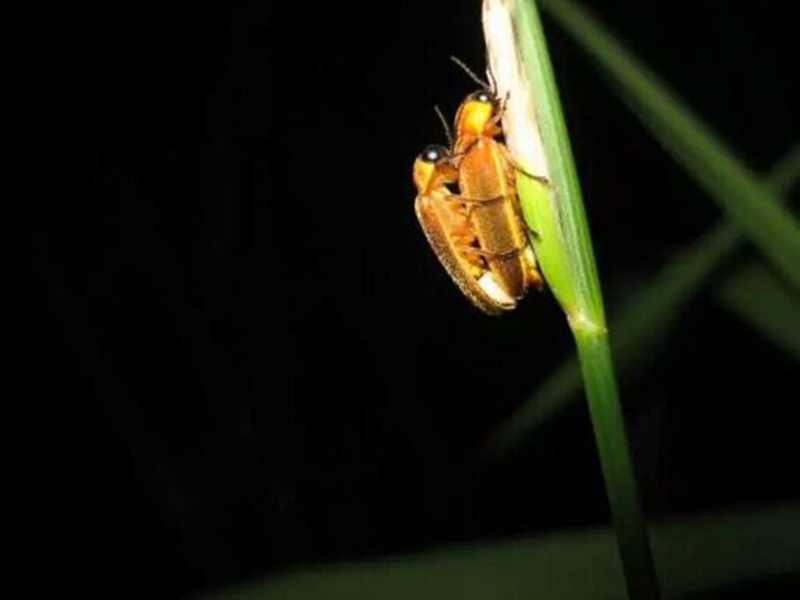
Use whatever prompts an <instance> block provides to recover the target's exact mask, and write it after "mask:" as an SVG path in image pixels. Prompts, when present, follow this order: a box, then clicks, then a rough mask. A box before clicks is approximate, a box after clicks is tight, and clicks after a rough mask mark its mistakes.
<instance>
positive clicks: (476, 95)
mask: <svg viewBox="0 0 800 600" xmlns="http://www.w3.org/2000/svg"><path fill="white" fill-rule="evenodd" d="M467 99H468V100H476V101H478V102H486V103H487V104H493V103H494V100H495V98H494V96H493V95H492V94H491V93H490V92H488V91H486V90H478V91H477V92H472V93H471V94H470V95H469V96H467Z"/></svg>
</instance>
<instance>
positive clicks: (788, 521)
mask: <svg viewBox="0 0 800 600" xmlns="http://www.w3.org/2000/svg"><path fill="white" fill-rule="evenodd" d="M798 530H800V506H799V505H783V506H774V507H769V508H761V509H757V510H749V511H738V512H727V513H723V514H716V515H707V516H695V517H689V518H686V517H684V518H680V519H670V520H666V521H663V522H660V523H659V522H656V523H655V524H654V525H653V527H652V536H653V548H654V554H655V556H656V563H657V565H658V572H659V576H660V579H661V580H662V581H663V582H664V591H665V596H667V597H669V598H677V597H680V596H683V595H687V594H700V593H708V592H711V591H713V590H717V589H720V588H730V587H731V586H734V585H736V584H738V583H743V582H752V581H758V580H763V579H766V578H769V577H774V576H781V575H790V574H794V573H797V572H800V536H797V535H796V534H795V532H796V531H798ZM613 549H614V538H613V534H612V532H611V531H609V530H608V529H599V530H588V531H587V530H585V531H575V532H564V533H557V534H553V535H546V536H542V537H539V538H529V539H523V540H519V541H513V542H500V543H494V544H485V545H479V546H468V547H461V548H443V549H438V550H430V551H427V552H422V553H418V554H412V555H404V556H396V557H392V558H387V559H383V560H378V561H372V562H367V563H350V564H343V565H337V566H333V567H331V566H328V567H317V568H307V569H304V570H299V571H294V572H291V573H284V574H281V575H278V576H275V577H273V578H271V579H268V580H264V581H256V582H252V583H250V584H247V585H244V586H240V587H239V588H237V589H229V590H224V591H220V592H218V593H216V594H210V595H205V596H203V598H204V599H205V600H212V599H214V600H216V599H219V600H222V599H223V598H225V599H226V600H257V599H258V600H272V599H273V598H274V599H276V600H277V599H281V600H283V599H286V598H292V599H296V600H306V599H307V600H339V599H342V600H345V599H346V600H362V599H363V600H367V599H368V600H375V599H376V598H380V599H381V600H408V599H409V598H414V599H415V600H441V599H443V598H444V599H448V598H452V599H459V600H486V599H487V598H491V599H492V600H521V599H522V598H558V599H559V600H571V599H575V600H586V599H593V600H618V599H619V598H621V597H622V596H623V595H624V593H625V590H624V582H623V579H622V572H621V569H620V564H619V561H618V560H617V557H616V556H615V555H614V551H613ZM765 549H767V550H765Z"/></svg>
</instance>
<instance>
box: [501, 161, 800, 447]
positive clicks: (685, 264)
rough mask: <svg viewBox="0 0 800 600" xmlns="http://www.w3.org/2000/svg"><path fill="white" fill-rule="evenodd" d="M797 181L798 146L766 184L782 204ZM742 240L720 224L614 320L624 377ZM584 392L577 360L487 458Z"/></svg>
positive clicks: (525, 406) (531, 401) (559, 371)
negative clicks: (784, 195)
mask: <svg viewBox="0 0 800 600" xmlns="http://www.w3.org/2000/svg"><path fill="white" fill-rule="evenodd" d="M798 178H800V146H795V147H794V148H793V149H792V150H791V151H790V152H789V153H788V154H787V155H786V156H785V157H784V158H783V159H782V160H780V161H779V162H778V164H777V165H775V167H774V168H773V169H772V170H771V171H770V173H769V175H768V176H767V177H766V178H765V185H766V186H768V187H769V188H770V189H772V190H773V192H774V194H775V195H776V196H777V197H779V198H781V199H783V194H785V193H787V192H788V190H789V189H790V188H791V187H792V185H794V184H795V183H796V181H797V180H798ZM743 241H744V238H743V236H742V235H741V233H740V232H739V229H738V228H737V227H735V226H734V225H732V224H730V223H729V222H726V223H720V224H719V225H716V226H715V227H714V228H713V229H712V230H711V232H710V233H707V234H705V235H703V236H702V237H701V238H700V239H699V240H698V241H696V242H695V243H693V244H692V246H691V247H689V248H686V249H685V250H683V251H681V252H678V253H677V255H676V256H675V258H674V259H673V260H672V261H671V262H670V263H669V264H668V265H666V266H665V267H664V268H663V269H662V270H661V272H660V273H659V274H658V275H656V276H655V277H654V278H653V281H652V282H650V283H649V284H647V285H645V286H642V288H641V291H639V292H637V293H636V294H635V295H634V296H633V298H631V300H630V301H629V302H627V303H626V304H625V305H624V306H623V307H622V309H621V310H619V311H618V313H617V314H616V315H614V316H613V318H612V319H611V330H612V331H613V332H614V336H613V337H612V349H613V352H614V357H615V358H616V359H617V364H618V367H619V369H620V373H621V375H622V376H623V377H626V376H631V375H633V374H635V373H636V372H638V371H639V370H640V369H641V368H643V367H644V366H645V365H646V363H647V362H648V361H650V360H652V357H653V354H654V353H655V352H656V351H657V350H658V348H659V347H660V346H661V344H662V343H663V341H664V340H665V339H666V338H667V335H668V332H669V329H670V327H671V326H672V325H673V324H674V322H675V320H676V319H677V318H678V317H679V316H680V314H681V311H682V309H683V307H684V306H685V305H686V304H687V303H688V302H689V301H690V300H691V299H692V298H693V297H694V296H695V294H697V293H698V291H699V290H700V289H701V288H702V286H703V285H704V284H705V283H706V282H707V281H708V279H709V276H710V275H711V274H712V273H713V272H714V271H715V270H716V269H718V268H719V267H720V265H722V264H724V261H725V260H726V259H727V258H728V257H729V256H731V254H732V252H733V251H734V250H735V249H736V248H737V247H739V246H740V245H741V243H742V242H743ZM581 390H582V386H581V379H580V371H579V367H578V361H577V358H576V357H575V356H574V355H573V356H572V357H570V358H569V359H567V360H566V361H564V362H563V363H562V364H561V365H560V366H559V367H558V368H556V369H555V370H554V371H553V372H552V373H551V374H550V376H549V377H548V378H547V379H546V380H545V381H544V382H543V383H542V384H541V385H540V386H539V387H538V389H537V390H536V391H535V392H534V394H533V395H532V396H531V397H530V398H528V399H527V400H525V401H524V402H523V403H522V404H521V405H520V407H519V408H518V409H517V411H516V412H515V413H514V414H513V415H511V417H509V419H508V420H507V421H506V422H505V423H503V424H501V425H500V426H499V427H498V428H497V429H496V430H495V431H493V432H492V433H491V434H490V436H489V437H488V439H487V442H486V446H485V452H486V454H487V455H488V456H491V457H498V456H501V455H503V454H505V453H506V452H508V451H510V450H511V449H512V448H513V447H515V446H516V445H518V444H519V443H521V442H522V441H523V440H524V439H525V437H526V436H527V435H528V434H529V433H530V432H531V431H532V430H533V429H535V428H536V427H538V426H540V425H541V424H543V423H544V422H546V421H547V420H549V419H550V418H552V417H553V416H555V415H556V414H558V413H559V412H560V411H561V410H563V409H564V408H566V407H567V406H568V405H569V404H570V403H571V402H572V401H573V400H575V399H576V398H577V397H578V394H579V393H580V392H581Z"/></svg>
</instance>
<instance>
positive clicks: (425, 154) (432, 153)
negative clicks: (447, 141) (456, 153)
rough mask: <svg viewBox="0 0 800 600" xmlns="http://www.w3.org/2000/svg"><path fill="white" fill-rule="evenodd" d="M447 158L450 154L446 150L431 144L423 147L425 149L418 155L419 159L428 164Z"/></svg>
mask: <svg viewBox="0 0 800 600" xmlns="http://www.w3.org/2000/svg"><path fill="white" fill-rule="evenodd" d="M449 156H450V152H449V151H448V150H447V148H445V147H444V146H441V145H439V144H431V145H430V146H425V148H424V149H423V150H422V152H421V153H420V155H419V157H420V159H422V160H423V161H425V162H428V163H437V162H439V161H440V160H442V159H444V158H447V157H449Z"/></svg>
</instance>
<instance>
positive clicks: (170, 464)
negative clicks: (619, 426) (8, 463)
mask: <svg viewBox="0 0 800 600" xmlns="http://www.w3.org/2000/svg"><path fill="white" fill-rule="evenodd" d="M478 4H479V3H478V2H470V3H468V2H460V3H455V2H453V3H431V2H394V3H373V4H371V5H364V6H363V7H362V6H359V5H356V4H354V3H340V2H329V3H320V5H314V4H311V3H301V2H295V3H288V4H284V3H281V4H278V3H268V2H264V3H261V2H231V3H220V4H219V5H218V6H216V7H210V8H198V7H193V8H186V9H177V8H164V7H163V6H147V5H145V4H142V3H122V4H121V3H111V4H108V5H106V6H105V7H98V6H94V7H91V8H89V7H85V8H75V7H69V8H68V9H67V8H62V9H60V11H61V12H58V13H52V12H48V13H47V14H46V15H44V14H42V15H37V16H32V17H30V18H29V19H27V20H26V21H25V25H26V28H25V29H26V35H25V36H24V37H25V42H24V43H23V44H21V45H20V47H19V60H16V61H14V62H15V68H18V69H19V72H18V74H19V75H20V77H21V79H20V81H21V85H20V89H21V90H22V91H23V94H22V96H21V98H22V102H21V106H20V109H21V110H20V111H19V112H17V113H16V114H17V115H19V116H18V117H16V116H15V117H14V119H13V120H14V121H15V123H14V124H15V125H18V126H21V128H22V129H23V131H24V132H25V137H24V140H25V141H24V142H22V143H21V144H20V145H19V146H18V147H17V149H16V151H17V154H18V156H20V157H22V158H23V159H26V160H24V161H23V162H24V164H25V165H26V167H25V168H24V169H23V170H22V171H20V172H19V174H21V175H22V177H23V178H24V179H25V183H26V185H25V190H26V191H25V193H23V194H21V195H20V196H19V197H20V198H21V200H22V202H20V204H21V205H22V206H23V208H24V214H23V215H22V216H21V217H20V219H19V221H18V223H19V226H18V235H17V236H16V239H17V241H18V242H19V243H18V244H17V250H18V253H17V256H18V258H19V264H20V265H21V267H22V275H23V278H24V281H23V285H22V286H21V287H19V288H16V289H18V290H19V292H18V293H16V291H15V293H13V294H12V296H13V298H15V299H17V300H18V305H17V304H15V307H14V309H13V311H12V312H11V313H10V317H11V321H12V329H13V330H14V331H20V332H21V336H20V337H19V338H18V341H17V338H15V339H14V342H13V347H12V350H13V352H14V354H15V355H16V358H17V359H20V360H19V363H18V364H20V365H21V367H20V368H15V369H14V370H15V371H16V373H17V375H18V376H19V379H20V381H21V383H22V384H23V385H22V386H21V387H20V388H19V390H20V391H15V392H13V393H12V394H11V396H10V403H11V404H13V405H15V406H16V405H20V406H24V407H26V408H29V409H32V410H33V413H34V414H33V415H32V416H29V417H26V418H25V419H24V420H21V421H12V422H14V423H17V422H19V423H20V426H19V427H18V428H17V427H15V429H18V431H17V433H18V434H19V433H21V434H22V437H23V438H24V441H23V442H20V443H19V444H18V445H17V446H16V448H17V452H18V455H19V457H20V460H19V461H18V462H19V464H28V463H27V461H28V459H33V462H31V463H30V464H32V465H35V466H32V467H30V468H25V467H23V471H24V472H25V475H26V480H25V481H26V482H27V483H26V484H25V485H23V486H22V488H21V490H22V491H21V494H20V497H21V498H22V500H23V502H24V503H25V504H26V505H27V506H26V508H29V509H30V508H32V509H33V510H32V516H31V517H26V518H25V519H24V522H23V523H22V524H23V527H24V528H25V530H26V531H27V532H28V535H27V539H28V544H30V547H29V551H30V552H32V553H33V556H34V557H35V558H36V560H37V564H38V565H39V568H40V570H41V572H42V573H45V574H47V573H53V572H55V571H56V570H57V569H58V568H59V567H61V566H66V570H67V571H69V572H70V576H71V577H74V578H75V579H76V581H78V582H79V585H80V586H81V589H83V591H84V593H85V594H86V595H91V594H94V593H99V594H103V595H106V596H107V594H108V593H109V590H113V593H111V596H113V597H123V596H127V595H130V596H131V597H134V596H141V595H146V596H147V597H154V596H155V597H179V596H183V595H186V594H188V593H190V592H193V591H197V590H201V589H208V588H209V587H215V586H219V585H222V584H226V583H231V582H235V581H239V580H241V579H243V578H246V577H251V576H254V575H256V574H264V573H269V572H274V571H277V570H280V569H282V568H287V567H290V566H292V567H294V566H298V565H301V564H306V563H309V562H313V563H319V562H325V561H334V560H341V559H351V558H368V557H374V556H379V555H384V554H389V553H394V552H399V551H410V550H415V549H421V548H425V547H429V546H431V545H435V544H440V543H454V542H477V541H481V540H489V539H496V538H498V537H503V536H519V535H532V534H536V533H538V532H543V531H551V530H557V529H560V528H565V527H580V526H584V525H594V524H599V523H605V522H607V521H608V514H607V505H606V501H605V497H604V492H603V486H602V481H601V478H600V475H599V466H598V464H597V459H596V455H595V453H594V446H593V437H592V431H591V429H590V426H589V422H588V417H587V415H586V411H585V407H584V405H583V404H582V403H576V404H575V405H574V406H573V408H571V409H570V410H568V411H566V412H565V413H563V414H562V415H561V416H559V417H558V418H557V419H555V420H554V421H552V422H550V423H548V424H547V426H545V427H543V428H541V429H540V430H538V431H537V432H536V435H535V436H534V437H533V438H532V439H531V440H530V442H529V443H527V444H526V445H525V447H524V448H522V449H520V450H519V451H517V452H516V453H514V454H513V455H512V456H510V457H508V458H507V459H505V460H504V461H502V462H499V463H495V464H490V465H486V464H483V463H481V461H480V460H479V450H480V446H481V443H482V441H483V439H484V438H485V436H486V435H487V434H488V433H489V432H490V431H492V429H493V427H494V426H495V425H497V424H499V423H500V422H502V420H503V419H504V417H506V416H508V415H509V414H510V413H511V411H512V410H513V409H514V407H516V406H517V405H518V404H519V403H520V402H521V401H522V399H523V398H525V397H526V395H527V394H528V393H530V392H531V391H532V390H533V389H534V388H535V386H536V385H537V382H539V381H541V380H542V379H543V378H544V377H545V376H546V375H547V374H548V373H549V372H550V371H551V370H552V369H553V368H554V367H555V366H556V365H558V364H559V363H560V361H561V360H563V359H564V357H566V356H567V355H568V352H569V350H570V347H571V341H570V338H569V335H568V332H567V330H566V328H565V326H564V321H563V318H562V316H561V314H560V312H559V310H558V308H557V306H556V305H555V302H554V300H553V298H552V297H551V296H550V295H549V294H548V293H547V292H545V293H542V294H532V295H531V297H530V298H528V299H526V300H525V301H524V302H523V303H522V305H521V306H520V308H519V309H518V310H517V311H515V312H514V313H512V314H508V315H506V316H504V317H502V318H501V319H492V318H488V317H485V316H484V315H483V314H481V313H479V312H478V311H477V310H475V309H474V308H472V307H471V306H470V305H469V304H468V302H467V301H465V300H464V299H463V298H462V297H461V296H460V294H459V292H458V290H457V289H456V288H455V287H454V286H453V285H452V284H451V282H450V280H449V278H448V277H447V276H446V274H445V273H444V271H443V270H442V269H441V267H440V265H439V264H438V262H437V261H436V259H435V258H434V256H433V254H432V253H431V251H430V249H429V247H428V246H427V244H426V242H425V239H424V237H423V235H422V233H421V231H420V229H419V227H418V224H417V223H416V220H415V216H414V212H413V201H414V196H415V190H414V188H413V185H412V182H411V179H410V169H411V164H412V162H413V160H414V157H415V155H416V154H417V153H418V152H419V150H420V149H421V148H422V147H423V146H424V145H425V144H427V143H431V142H443V141H444V133H443V131H442V129H441V126H440V124H439V122H438V120H437V119H436V117H435V115H434V113H433V110H432V107H433V105H434V104H437V103H438V104H439V105H441V106H442V108H443V109H444V110H445V112H446V113H449V114H452V112H453V111H454V110H455V108H456V107H457V105H458V103H459V101H460V100H461V98H462V97H463V96H464V95H466V94H467V93H468V92H470V91H472V89H473V87H474V86H473V84H472V83H471V82H470V81H469V80H468V79H467V78H466V77H465V75H464V74H463V73H461V72H460V71H459V70H458V69H456V68H455V67H454V66H453V65H452V64H451V63H450V62H449V60H448V56H449V55H451V54H456V55H458V56H459V57H461V58H462V59H463V60H465V61H466V62H467V63H469V64H471V65H475V67H476V69H481V68H482V67H483V46H482V38H481V30H480V23H479V6H478ZM593 4H595V5H596V9H597V10H598V11H599V15H600V16H601V17H602V19H603V21H604V22H605V23H607V24H608V25H609V26H610V27H611V28H612V30H613V31H615V32H616V33H617V34H618V35H619V36H620V37H621V39H623V40H625V41H626V43H627V44H628V45H629V46H630V47H631V48H633V49H634V50H635V51H636V52H637V53H638V54H639V55H640V56H641V57H642V58H643V60H644V61H645V62H647V63H648V64H649V65H651V66H652V67H653V68H654V70H656V71H657V72H658V73H659V74H660V75H662V76H663V78H664V79H665V80H666V81H669V82H670V83H671V84H672V85H673V87H674V88H675V89H676V91H678V92H679V93H680V94H681V95H682V97H684V98H685V99H687V101H689V102H690V103H691V105H692V106H693V107H694V108H695V109H696V110H697V112H698V113H699V114H700V115H702V116H703V117H704V118H705V119H706V120H707V121H708V122H709V123H710V125H711V126H712V127H713V128H714V129H715V130H717V131H720V132H722V133H723V135H724V137H725V139H726V140H727V141H729V142H730V144H731V146H732V147H733V148H735V149H737V150H738V151H739V153H740V154H741V156H742V157H743V158H744V159H745V160H746V161H747V162H748V164H749V165H750V166H751V168H753V169H754V170H756V171H759V172H763V171H765V170H767V169H768V168H769V167H770V165H771V164H772V163H773V162H774V161H776V160H777V159H779V158H780V157H781V156H782V155H783V154H784V153H785V152H786V151H787V150H788V149H789V148H790V146H791V144H792V143H793V142H794V141H795V139H796V134H797V132H798V127H797V119H796V116H795V114H794V113H795V110H796V107H797V105H798V102H797V100H798V98H797V95H796V94H795V93H794V92H793V87H794V83H795V82H792V81H791V80H792V79H793V78H794V77H795V76H796V64H795V63H796V40H795V35H796V34H795V31H794V25H793V24H792V23H793V19H792V18H790V15H788V14H786V13H780V12H778V9H777V7H776V5H775V3H765V2H762V3H755V4H751V5H750V6H748V7H747V8H746V9H745V8H744V7H741V8H740V7H737V6H731V5H730V4H729V3H722V2H700V3H692V4H691V8H680V9H679V8H678V7H677V6H676V5H675V4H674V3H673V4H670V5H667V4H666V3H658V5H657V6H656V5H655V3H644V4H645V5H642V3H635V2H623V1H617V2H603V3H597V2H595V3H593ZM668 7H669V8H668ZM687 11H688V12H687ZM545 27H546V31H547V34H548V36H549V42H550V48H551V54H552V56H553V60H554V64H555V68H556V71H557V77H558V79H559V83H560V85H561V94H562V101H563V104H564V110H565V113H566V115H567V119H568V123H569V128H570V132H571V134H572V144H573V149H574V151H575V156H576V161H577V164H578V169H579V172H580V175H581V179H582V184H583V188H584V195H585V198H586V202H587V211H588V214H589V218H590V223H591V226H592V232H593V234H594V238H595V244H596V253H597V257H598V261H599V266H600V271H601V276H602V279H603V284H604V288H605V291H606V294H607V305H608V307H609V309H610V311H611V312H612V313H613V311H614V309H615V307H617V306H618V305H619V299H620V298H622V297H624V295H625V293H626V291H630V290H631V289H634V288H635V287H636V286H637V285H639V284H641V283H643V282H644V281H646V280H647V277H648V276H650V275H652V274H654V273H655V272H656V271H657V269H658V267H659V266H660V265H662V264H664V263H665V262H666V261H668V260H669V259H670V257H671V256H672V255H673V254H674V252H675V251H676V250H677V249H679V248H681V247H682V246H684V245H686V244H689V243H691V241H692V240H693V239H694V238H696V237H697V236H698V235H700V234H701V233H702V232H704V231H706V230H707V229H708V228H709V227H710V226H711V225H713V224H714V223H715V222H716V221H717V219H718V216H719V215H718V210H717V208H716V207H715V205H714V204H713V203H712V202H711V201H710V200H709V199H708V197H706V196H705V195H704V194H703V193H702V192H701V191H699V190H698V188H697V187H696V185H695V184H694V183H693V182H692V181H691V180H690V179H689V178H688V176H687V175H686V174H685V173H684V172H683V171H682V170H681V168H680V167H678V166H677V165H675V164H674V163H673V162H672V161H671V160H670V159H669V158H668V157H667V155H666V154H665V153H664V152H663V151H662V150H661V149H660V148H659V146H658V145H657V144H656V143H655V142H654V141H653V140H652V139H651V138H650V137H649V135H648V134H647V133H646V131H645V130H644V129H643V128H642V127H641V126H640V124H639V123H638V122H637V121H636V120H635V118H634V117H633V116H632V115H631V114H630V113H629V112H628V110H627V109H626V108H625V107H624V105H623V104H622V103H621V102H620V101H619V99H618V97H617V96H616V95H615V94H614V92H613V91H612V90H611V88H610V87H609V86H608V84H607V82H606V81H605V80H604V79H603V78H602V77H601V76H599V75H598V73H597V72H596V71H595V70H593V68H592V66H591V63H590V61H589V60H588V58H587V57H586V55H585V54H583V53H582V52H581V51H580V50H579V49H577V48H576V46H574V45H573V43H572V42H571V41H570V40H569V39H567V38H566V36H564V35H563V34H562V32H561V31H560V30H559V29H558V28H557V27H556V26H555V24H554V23H553V22H552V21H551V20H549V19H547V18H545ZM793 73H794V74H793ZM752 256H755V253H754V252H753V251H752V250H751V249H749V248H745V249H744V250H743V251H742V252H740V253H739V254H737V256H736V258H735V259H734V261H732V262H734V263H735V262H736V261H740V260H745V259H747V258H748V257H752ZM15 364H17V363H15ZM796 381H797V366H796V363H794V362H792V360H791V359H790V358H788V357H787V356H785V355H783V354H781V353H780V351H779V350H777V349H776V348H774V347H773V346H771V345H769V344H767V343H766V342H764V341H763V340H762V339H761V338H760V337H759V336H758V335H757V334H756V333H754V332H753V331H752V330H751V329H750V328H748V326H746V325H745V324H743V323H739V322H738V321H736V320H735V319H734V318H733V317H732V316H730V315H729V314H728V313H726V312H725V311H724V310H722V309H720V307H719V306H718V305H717V304H716V303H715V302H714V301H713V298H712V297H711V296H709V295H701V296H700V297H699V298H697V300H696V301H694V302H693V303H692V304H691V305H690V306H689V308H688V309H687V311H686V313H685V314H683V315H682V316H681V318H680V319H679V320H678V322H677V325H676V327H675V328H674V329H673V331H671V332H670V336H669V339H668V340H667V341H666V342H665V346H664V348H663V350H662V351H661V352H660V353H659V354H657V355H656V356H654V357H653V359H652V361H651V363H650V364H648V368H647V369H646V370H645V372H644V374H643V376H642V377H640V378H639V379H637V380H636V381H624V382H623V398H624V400H625V402H626V407H627V414H628V421H629V429H630V435H631V440H632V446H633V450H634V453H635V455H636V461H637V467H638V470H639V474H640V479H641V486H642V494H643V498H644V503H645V507H646V510H647V512H648V514H650V515H655V516H657V515H667V514H676V513H685V514H690V513H696V512H699V511H713V510H717V509H721V508H725V507H739V506H748V505H756V504H763V503H765V502H770V501H780V500H785V499H789V498H792V497H796V496H797V493H798V491H800V490H798V485H797V481H796V475H793V474H792V469H793V468H795V462H796V455H797V444H796V433H795V430H796V427H795V426H794V425H793V423H792V419H790V418H788V417H787V415H788V414H789V412H788V411H789V408H788V406H789V405H790V404H792V403H795V400H794V399H793V398H795V397H796V396H795V395H796ZM12 389H13V388H12ZM15 456H16V455H15ZM23 459H24V460H23Z"/></svg>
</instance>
